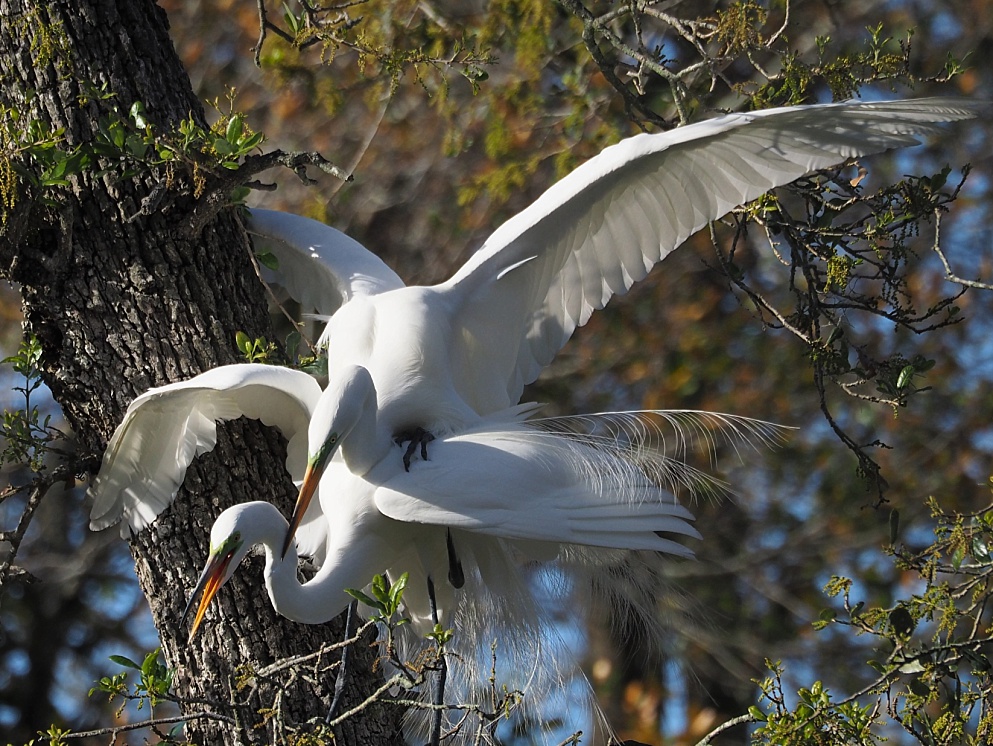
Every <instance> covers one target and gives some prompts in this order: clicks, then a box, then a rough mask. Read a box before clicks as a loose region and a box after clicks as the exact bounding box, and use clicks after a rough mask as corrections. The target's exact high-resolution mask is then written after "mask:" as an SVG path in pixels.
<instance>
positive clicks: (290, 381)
mask: <svg viewBox="0 0 993 746" xmlns="http://www.w3.org/2000/svg"><path fill="white" fill-rule="evenodd" d="M320 395H321V388H320V386H318V384H317V382H316V381H314V379H313V378H311V377H310V376H309V375H307V374H306V373H302V372H300V371H297V370H291V369H289V368H279V367H275V366H271V365H248V364H246V365H227V366H223V367H220V368H215V369H213V370H210V371H207V372H206V373H202V374H201V375H199V376H196V377H194V378H191V379H190V380H188V381H181V382H179V383H172V384H169V385H166V386H160V387H158V388H154V389H150V390H149V391H146V392H145V393H144V394H142V395H141V396H139V397H138V398H137V399H135V400H134V401H133V402H132V403H131V406H129V407H128V411H127V412H126V413H125V415H124V420H123V421H122V422H121V424H120V425H119V426H118V428H117V430H116V431H115V432H114V435H113V437H111V439H110V443H109V444H108V446H107V450H106V451H105V453H104V456H103V463H102V464H101V466H100V471H99V473H98V474H97V476H96V477H95V478H94V479H93V482H92V483H91V485H90V488H89V490H88V492H89V495H90V496H91V497H92V498H93V507H92V509H91V511H90V528H91V529H93V530H94V531H99V530H101V529H104V528H107V527H109V526H112V525H114V524H116V523H118V522H119V521H122V520H123V522H124V523H123V525H122V526H121V535H122V536H123V537H124V538H127V537H128V535H129V533H130V532H131V531H134V532H137V531H140V530H142V529H143V528H145V527H146V526H148V525H149V524H151V523H152V521H154V520H155V518H156V517H157V516H158V515H159V513H161V512H162V511H163V510H165V508H166V507H167V506H168V505H169V504H170V503H171V502H172V501H173V499H174V498H175V497H176V493H177V491H178V490H179V487H180V485H181V484H182V483H183V478H184V477H185V475H186V469H187V467H189V465H190V463H191V462H192V461H193V459H194V458H195V457H197V456H198V455H200V454H202V453H205V452H206V451H209V450H210V449H212V448H213V447H214V445H215V443H216V442H217V423H218V422H223V421H225V420H232V419H237V418H238V417H242V416H244V417H249V418H252V419H258V420H261V421H262V422H264V423H265V424H266V425H271V426H273V427H277V428H279V429H280V430H281V431H282V433H283V435H284V436H286V438H287V440H288V441H289V445H288V447H287V458H286V468H287V470H288V471H289V472H290V474H291V475H292V476H293V478H294V479H295V480H300V479H302V477H303V472H304V469H305V468H306V463H307V426H308V424H309V423H310V415H311V413H312V412H313V410H314V406H315V405H316V403H317V400H318V398H319V397H320ZM315 504H316V501H315ZM316 510H317V513H318V516H320V512H319V506H318V507H317V508H316ZM320 517H321V518H322V519H323V516H320ZM308 518H309V516H308Z"/></svg>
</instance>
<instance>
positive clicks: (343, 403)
mask: <svg viewBox="0 0 993 746" xmlns="http://www.w3.org/2000/svg"><path fill="white" fill-rule="evenodd" d="M533 410H534V406H533V405H520V406H517V407H512V408H510V409H508V410H505V411H503V412H500V413H496V414H493V415H488V416H487V417H484V418H481V421H480V423H479V424H478V425H476V426H474V427H472V428H468V429H466V430H465V431H463V432H462V433H459V434H455V435H449V436H444V437H441V438H439V439H438V440H437V442H435V443H433V444H432V445H433V447H434V448H433V451H434V452H433V453H432V456H431V460H430V461H423V462H422V461H418V462H416V464H415V465H414V467H415V468H412V469H411V470H410V471H409V472H408V471H406V470H405V469H404V467H403V464H402V460H401V459H400V458H399V454H398V453H397V452H396V450H395V449H394V456H395V457H393V458H386V457H383V458H381V459H380V460H379V461H378V462H377V463H376V464H373V465H372V466H371V467H370V468H369V469H367V470H366V471H365V472H364V474H363V475H359V474H357V473H356V472H355V471H353V470H351V469H348V468H346V464H347V463H348V461H349V459H350V458H352V457H353V456H355V451H356V450H357V451H358V452H359V453H360V454H361V453H363V452H364V449H365V443H366V440H367V439H368V437H369V433H374V432H375V431H376V428H377V423H376V418H377V413H378V411H379V410H378V407H377V402H376V390H375V385H374V383H373V381H372V377H371V376H370V375H369V373H368V371H366V370H365V369H363V368H360V367H355V368H352V369H351V370H350V371H349V372H348V375H345V376H342V377H340V378H336V379H334V380H332V381H331V382H330V384H329V386H328V389H327V390H326V391H324V392H323V393H322V392H321V390H320V387H319V386H318V385H317V383H316V382H315V381H314V379H313V378H311V377H310V376H309V375H307V374H305V373H302V372H300V371H296V370H292V369H289V368H278V367H274V366H267V365H257V364H244V365H229V366H224V367H221V368H216V369H214V370H211V371H208V372H207V373H203V374H201V375H199V376H196V377H194V378H193V379H190V380H189V381H183V382H180V383H175V384H169V385H167V386H163V387H160V388H157V389H152V390H151V391H149V392H147V393H146V394H144V395H142V396H141V397H139V398H138V399H136V400H135V401H134V402H133V403H132V405H131V407H129V409H128V413H127V415H126V416H125V419H124V421H123V422H122V424H121V425H120V426H119V427H118V429H117V431H116V432H115V434H114V437H113V438H112V439H111V442H110V445H109V446H108V448H107V451H106V453H105V455H104V462H103V464H102V466H101V469H100V473H99V474H98V476H97V477H96V478H95V479H94V482H93V484H92V485H91V488H90V492H91V494H93V495H94V505H93V510H92V519H91V527H92V528H94V529H98V528H102V527H106V526H108V525H111V524H112V523H114V522H116V521H117V520H120V519H122V518H123V519H124V520H125V527H126V529H125V530H140V529H141V528H142V527H143V526H144V525H147V522H148V521H149V519H150V516H152V515H153V514H154V513H155V512H156V511H158V510H160V509H161V507H162V506H164V505H167V504H168V503H169V502H170V501H171V500H172V499H173V498H174V497H175V494H176V492H177V491H178V489H179V485H180V484H181V483H182V480H183V476H184V474H185V470H186V468H187V467H188V466H189V464H190V462H191V461H192V459H193V458H194V457H195V456H196V455H198V454H200V453H203V452H205V451H207V450H209V449H210V448H212V447H213V444H214V440H215V437H216V422H218V421H222V420H229V419H234V418H237V417H240V416H247V417H253V418H258V419H261V420H262V421H263V422H266V423H268V424H271V425H274V426H275V427H278V428H279V429H280V430H281V431H282V432H283V434H284V435H285V436H286V437H287V439H288V441H289V447H288V449H287V453H288V457H287V462H286V463H287V469H288V470H289V472H290V475H291V476H292V477H293V479H294V480H295V481H298V482H299V481H300V480H301V478H302V476H303V474H304V472H305V470H306V468H309V469H310V470H311V471H312V472H313V473H314V474H315V478H316V479H319V480H320V483H321V488H320V491H319V494H320V496H321V498H320V501H319V503H314V504H313V505H312V506H311V510H310V511H309V514H308V515H309V518H310V520H308V521H307V522H305V526H306V527H307V528H306V530H305V531H304V533H303V534H301V535H300V536H298V537H297V542H298V545H300V546H301V551H303V552H305V553H307V554H309V555H311V556H314V557H316V558H317V560H318V562H319V563H322V566H321V569H320V572H319V574H318V576H317V578H315V579H314V581H312V582H311V584H308V587H310V588H312V589H317V588H323V589H324V590H323V591H321V594H322V595H323V596H324V601H323V602H321V603H316V602H314V601H313V600H308V601H307V602H306V603H304V604H302V605H299V606H294V605H293V603H292V601H288V602H287V603H288V605H283V604H282V603H276V597H275V596H274V603H276V608H277V610H278V611H280V612H281V613H283V614H284V615H286V616H288V617H290V618H291V619H296V620H298V621H304V622H311V623H313V622H314V621H315V620H316V621H325V620H326V619H328V618H330V617H331V616H333V615H334V614H335V613H337V612H340V611H341V610H342V609H343V608H344V607H345V605H346V603H347V600H348V597H347V596H346V595H345V594H344V589H345V588H346V587H355V586H360V585H364V583H365V582H367V581H368V580H369V578H371V576H372V575H373V574H374V573H376V572H382V571H384V570H386V569H389V568H391V567H397V566H398V562H397V561H396V558H399V557H403V556H406V555H410V556H411V557H414V558H416V564H417V565H419V567H420V572H421V574H422V575H423V576H425V577H427V576H432V577H434V578H436V579H437V580H439V582H440V581H441V580H442V579H444V578H445V577H447V576H448V575H449V574H450V571H451V570H452V565H453V563H454V562H455V561H456V559H457V560H459V561H462V562H464V561H465V559H466V558H468V560H470V565H471V566H475V567H477V568H480V570H479V573H480V574H482V575H485V572H484V571H483V569H482V568H485V567H486V566H488V565H492V564H493V563H494V562H495V560H494V559H493V556H495V554H497V553H498V552H497V550H495V549H493V548H491V547H488V545H486V544H485V540H484V539H483V537H499V538H500V539H502V540H506V541H507V542H517V543H514V544H513V546H512V549H513V552H514V553H516V554H518V555H520V556H522V557H530V558H531V559H548V558H549V557H550V556H554V555H555V554H556V550H555V546H557V545H559V544H580V545H587V546H596V547H609V548H617V549H647V550H653V551H659V552H665V553H668V554H675V555H681V556H688V555H689V554H690V550H688V549H687V548H686V547H684V546H682V545H681V544H678V543H676V542H674V541H672V540H671V539H670V538H665V537H664V536H663V534H665V535H668V534H683V535H691V536H695V535H696V531H695V530H694V529H693V528H692V527H691V526H690V524H689V523H688V521H690V520H691V516H690V514H689V513H688V511H687V510H686V509H685V508H684V507H682V506H681V505H679V504H678V503H677V502H676V501H675V499H674V497H673V496H672V495H671V494H670V493H669V492H668V491H667V488H668V487H674V488H675V487H679V486H680V482H685V481H688V480H689V481H692V480H693V479H694V478H695V477H694V475H693V474H692V473H691V470H690V469H689V467H684V466H681V465H680V464H679V463H678V462H675V461H673V460H672V459H670V458H669V457H668V456H667V455H666V454H664V453H660V452H658V451H655V450H652V449H651V448H649V447H648V446H647V445H646V441H648V440H649V439H650V437H651V435H652V432H651V431H650V428H651V427H652V426H651V425H650V424H646V423H647V418H650V417H652V416H657V417H669V418H670V419H671V420H672V419H673V418H675V419H680V418H685V419H687V421H691V422H692V421H693V418H694V417H700V418H703V417H706V418H710V419H711V420H712V421H713V422H714V423H716V424H717V425H718V426H720V427H721V428H722V429H723V431H724V432H725V433H726V434H730V436H731V437H736V438H738V439H740V440H746V441H755V440H760V441H761V440H768V439H771V438H774V437H776V428H775V427H774V426H772V425H769V424H767V423H762V422H759V421H754V420H748V419H745V418H738V417H732V416H728V415H712V414H709V413H695V414H694V413H673V414H669V413H663V412H659V413H652V412H647V413H607V414H599V415H583V416H582V417H581V418H553V419H538V420H533V421H528V420H526V419H525V417H527V416H528V415H530V414H532V412H533ZM673 421H674V420H673ZM166 423H173V424H172V425H171V426H169V427H166ZM579 423H582V424H583V427H578V424H579ZM597 425H600V426H601V427H600V429H599V431H597V430H596V426H597ZM674 427H675V428H676V429H677V430H678V428H679V422H676V421H674ZM646 428H649V429H646ZM304 433H307V435H308V437H309V438H311V439H312V443H311V446H310V450H311V451H312V452H313V453H316V454H318V456H317V458H316V459H312V461H311V463H310V464H309V465H308V467H305V466H304V459H303V458H302V453H303V450H302V443H301V435H302V434H304ZM334 433H337V434H338V435H337V436H335V435H333V434H334ZM329 441H330V442H332V443H333V442H337V441H340V442H342V449H341V450H342V456H343V457H344V463H342V462H341V461H339V460H329V459H328V456H329V447H328V445H327V444H328V443H329ZM328 464H330V466H328ZM318 505H319V507H320V509H319V510H318V509H317V508H318ZM231 510H233V509H231ZM262 510H264V509H263V508H260V507H254V508H251V509H242V510H241V511H235V512H234V513H231V516H240V515H244V516H245V517H244V518H242V519H240V520H241V521H249V523H250V525H241V524H240V523H237V522H235V521H234V518H232V517H230V516H229V517H228V518H227V522H220V521H219V523H218V525H215V528H214V531H213V532H212V547H213V550H212V554H217V552H216V551H214V550H216V549H217V548H218V547H220V546H222V545H223V546H225V547H231V546H233V544H232V543H231V542H228V541H226V539H227V538H229V535H231V534H233V533H235V531H236V530H237V532H239V533H240V535H241V537H242V542H241V548H242V549H243V552H242V554H240V555H238V557H239V558H240V557H242V556H244V552H247V550H248V549H249V548H250V547H251V546H252V545H253V544H254V543H262V544H266V543H267V542H266V541H263V539H267V540H268V539H272V537H274V536H278V538H279V541H280V542H282V541H283V539H284V537H285V531H284V528H285V524H286V522H285V519H279V520H278V521H277V520H275V518H274V516H275V513H272V512H271V511H270V512H267V513H262V512H261V511H262ZM256 516H263V518H256ZM270 519H271V520H270ZM277 524H278V525H277ZM218 526H227V527H228V528H230V529H231V530H229V531H227V532H226V534H225V535H223V536H222V535H220V534H219V533H218V532H219V531H221V529H220V528H218ZM222 533H224V532H222ZM468 533H472V534H474V535H475V536H474V538H472V540H469V539H467V538H466V537H467V534H468ZM249 537H257V538H258V541H257V542H256V541H252V542H248V541H246V540H247V539H248V538H249ZM236 543H237V542H236ZM508 546H509V545H508ZM481 547H486V548H485V549H482V548H481ZM291 551H295V550H291ZM221 554H222V555H224V554H227V553H226V552H222V553H221ZM236 564H237V563H236V562H235V563H232V564H231V565H230V569H233V566H234V565H236ZM501 564H502V563H501V562H497V565H498V566H499V565H501ZM283 566H288V567H295V564H294V563H293V562H284V563H278V565H277V567H283ZM217 567H220V565H218V566H217ZM283 572H287V573H289V575H292V576H293V577H294V578H295V574H294V573H295V571H291V570H283ZM319 578H324V580H323V581H320V582H319V581H318V579H319ZM493 582H494V583H496V584H497V585H498V584H499V583H498V581H497V580H496V579H494V581H493ZM277 585H279V584H277ZM411 586H412V588H413V589H412V591H411V592H410V594H409V595H408V601H409V602H410V603H411V607H412V608H411V611H412V613H413V615H414V617H415V619H419V620H426V619H427V617H428V613H427V601H426V599H421V598H419V597H418V593H420V592H421V590H422V589H423V588H424V585H423V584H418V583H414V582H412V583H411ZM274 588H275V586H270V589H271V591H272V592H274V593H276V591H275V590H274ZM329 589H332V590H329ZM214 590H215V591H216V588H215V589H214ZM206 600H207V601H209V597H207V598H206ZM203 606H206V603H204V604H203ZM442 606H443V607H445V608H448V607H450V606H451V595H450V594H448V595H447V596H446V601H445V603H443V604H442Z"/></svg>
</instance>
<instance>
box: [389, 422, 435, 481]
mask: <svg viewBox="0 0 993 746" xmlns="http://www.w3.org/2000/svg"><path fill="white" fill-rule="evenodd" d="M432 440H434V436H433V435H432V434H431V433H429V432H428V431H427V430H425V429H424V428H423V427H415V428H413V429H411V430H403V431H401V432H399V433H396V434H394V436H393V442H394V443H396V444H397V445H398V446H402V445H403V444H404V443H406V444H407V450H406V451H404V453H403V468H404V471H410V459H411V457H412V456H413V455H414V453H415V452H416V451H417V446H420V447H421V460H422V461H427V460H428V443H430V442H431V441H432Z"/></svg>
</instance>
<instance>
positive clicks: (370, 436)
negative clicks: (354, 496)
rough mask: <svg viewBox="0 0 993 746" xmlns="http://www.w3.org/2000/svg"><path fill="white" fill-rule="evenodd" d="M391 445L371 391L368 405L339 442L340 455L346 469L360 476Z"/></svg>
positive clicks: (388, 433)
mask: <svg viewBox="0 0 993 746" xmlns="http://www.w3.org/2000/svg"><path fill="white" fill-rule="evenodd" d="M392 445H393V440H392V436H391V433H390V432H389V430H388V429H387V428H386V426H385V424H384V423H383V422H382V421H381V419H380V418H379V416H378V413H377V406H376V393H375V391H373V392H372V393H371V394H370V399H369V406H368V407H366V410H365V412H364V413H363V414H362V416H361V417H359V419H358V421H357V422H356V423H355V426H354V427H353V428H352V431H351V432H350V433H348V437H346V438H345V439H344V440H342V442H341V457H342V458H343V459H345V464H346V465H347V466H348V470H349V471H350V472H352V474H355V475H356V476H360V477H361V476H363V475H365V474H366V473H367V472H368V471H369V470H370V469H372V467H374V466H375V465H376V464H378V463H379V462H380V461H382V460H383V459H384V458H385V457H386V455H387V453H389V450H390V447H391V446H392Z"/></svg>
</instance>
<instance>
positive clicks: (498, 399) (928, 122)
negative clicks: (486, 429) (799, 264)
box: [439, 98, 981, 412]
mask: <svg viewBox="0 0 993 746" xmlns="http://www.w3.org/2000/svg"><path fill="white" fill-rule="evenodd" d="M980 106H981V104H977V103H975V102H970V101H963V100H960V99H941V98H933V99H921V100H917V101H893V102H879V103H851V102H849V103H841V104H826V105H815V106H797V107H788V108H780V109H769V110H765V111H759V112H753V113H749V114H732V115H728V116H723V117H718V118H716V119H711V120H708V121H705V122H701V123H699V124H693V125H690V126H687V127H681V128H679V129H676V130H673V131H671V132H666V133H663V134H654V135H648V134H644V135H637V136H635V137H632V138H629V139H627V140H624V141H622V142H620V143H618V144H617V145H614V146H612V147H609V148H606V149H605V150H604V151H603V152H602V153H600V154H599V155H597V156H596V157H594V158H592V159H591V160H589V161H588V162H586V163H585V164H583V165H582V166H580V167H579V168H577V169H576V170H575V171H573V172H572V173H570V174H569V175H568V176H566V177H565V178H563V179H562V180H561V181H559V182H558V183H557V184H555V185H554V186H552V187H551V188H550V189H549V190H548V191H546V192H545V193H544V194H543V195H541V197H539V198H538V199H537V201H535V202H534V203H533V204H532V205H531V206H529V207H528V208H526V209H525V210H524V211H523V212H521V213H519V214H518V215H516V216H515V217H513V218H511V219H510V220H508V221H507V222H506V223H504V224H503V225H502V226H500V227H499V228H498V229H497V230H496V231H495V232H494V233H493V235H492V236H490V238H489V239H488V240H487V241H486V243H485V244H484V245H483V246H482V247H481V248H480V250H479V251H478V252H477V253H476V254H475V255H474V256H473V257H472V258H471V259H470V260H469V261H468V262H467V263H466V264H465V266H463V267H462V268H461V269H460V270H459V271H458V272H457V273H456V274H455V275H454V277H452V279H451V280H449V281H448V282H446V283H444V284H443V285H441V286H439V288H440V289H442V290H443V291H444V292H446V293H448V294H449V295H450V297H451V303H452V308H453V309H454V312H453V320H454V321H455V323H456V328H455V333H454V335H453V339H454V344H453V345H452V348H453V349H452V353H451V354H452V358H451V359H452V367H453V371H454V373H455V382H456V386H458V387H460V393H461V394H462V395H463V397H465V398H466V401H468V402H469V403H470V405H472V406H473V407H474V408H475V409H476V410H477V411H480V412H487V411H495V410H497V409H500V408H501V407H504V406H508V405H510V404H513V403H514V402H516V401H518V399H519V398H520V395H521V392H522V389H523V387H524V385H525V384H527V383H530V382H531V381H533V380H534V379H535V378H537V376H538V374H539V373H540V372H541V370H542V368H544V367H545V366H546V365H547V364H548V363H549V362H550V361H551V359H552V358H553V357H554V355H555V353H556V352H558V350H559V349H561V348H562V346H563V345H564V344H565V342H566V341H567V340H568V339H569V337H570V336H571V335H572V333H573V331H574V330H575V329H576V327H577V326H581V325H583V324H585V323H586V321H587V320H588V319H589V317H590V314H591V313H593V311H595V310H597V309H600V308H602V307H603V306H604V305H605V304H606V303H607V301H608V300H609V299H610V298H611V296H613V295H614V294H619V293H624V292H625V291H627V290H628V289H629V288H630V287H631V285H632V284H634V283H635V282H637V281H638V280H640V279H642V278H643V277H644V276H645V275H646V274H647V273H648V272H649V270H650V269H651V268H652V267H653V266H654V265H655V264H656V263H657V262H659V261H660V260H661V259H662V258H664V257H665V256H666V255H667V254H668V253H669V252H671V251H672V250H673V249H675V248H676V247H677V246H679V245H680V244H681V243H682V242H683V241H684V240H685V239H686V238H687V237H688V236H689V235H690V234H692V233H693V232H695V231H697V230H699V229H700V228H702V227H703V226H705V225H706V224H707V223H708V222H710V221H712V220H714V219H716V218H718V217H720V216H722V215H724V214H725V213H726V212H727V211H728V210H730V209H731V208H733V207H735V206H737V205H740V204H742V203H744V202H747V201H749V200H752V199H755V198H756V197H758V196H760V195H761V194H763V193H764V192H766V191H767V190H769V189H771V188H773V187H775V186H779V185H782V184H786V183H788V182H791V181H793V180H795V179H797V178H799V177H800V176H802V175H803V174H805V173H807V172H809V171H813V170H815V169H820V168H827V167H829V166H833V165H835V164H837V163H840V162H842V161H844V160H845V159H848V158H852V157H856V156H861V155H867V154H870V153H877V152H880V151H883V150H887V149H889V148H895V147H900V146H904V145H912V144H915V143H916V142H917V139H916V137H915V136H916V135H921V134H926V133H930V132H934V131H936V130H937V126H936V123H938V122H946V121H953V120H959V119H967V118H971V117H973V116H975V114H976V111H977V109H979V108H980Z"/></svg>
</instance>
